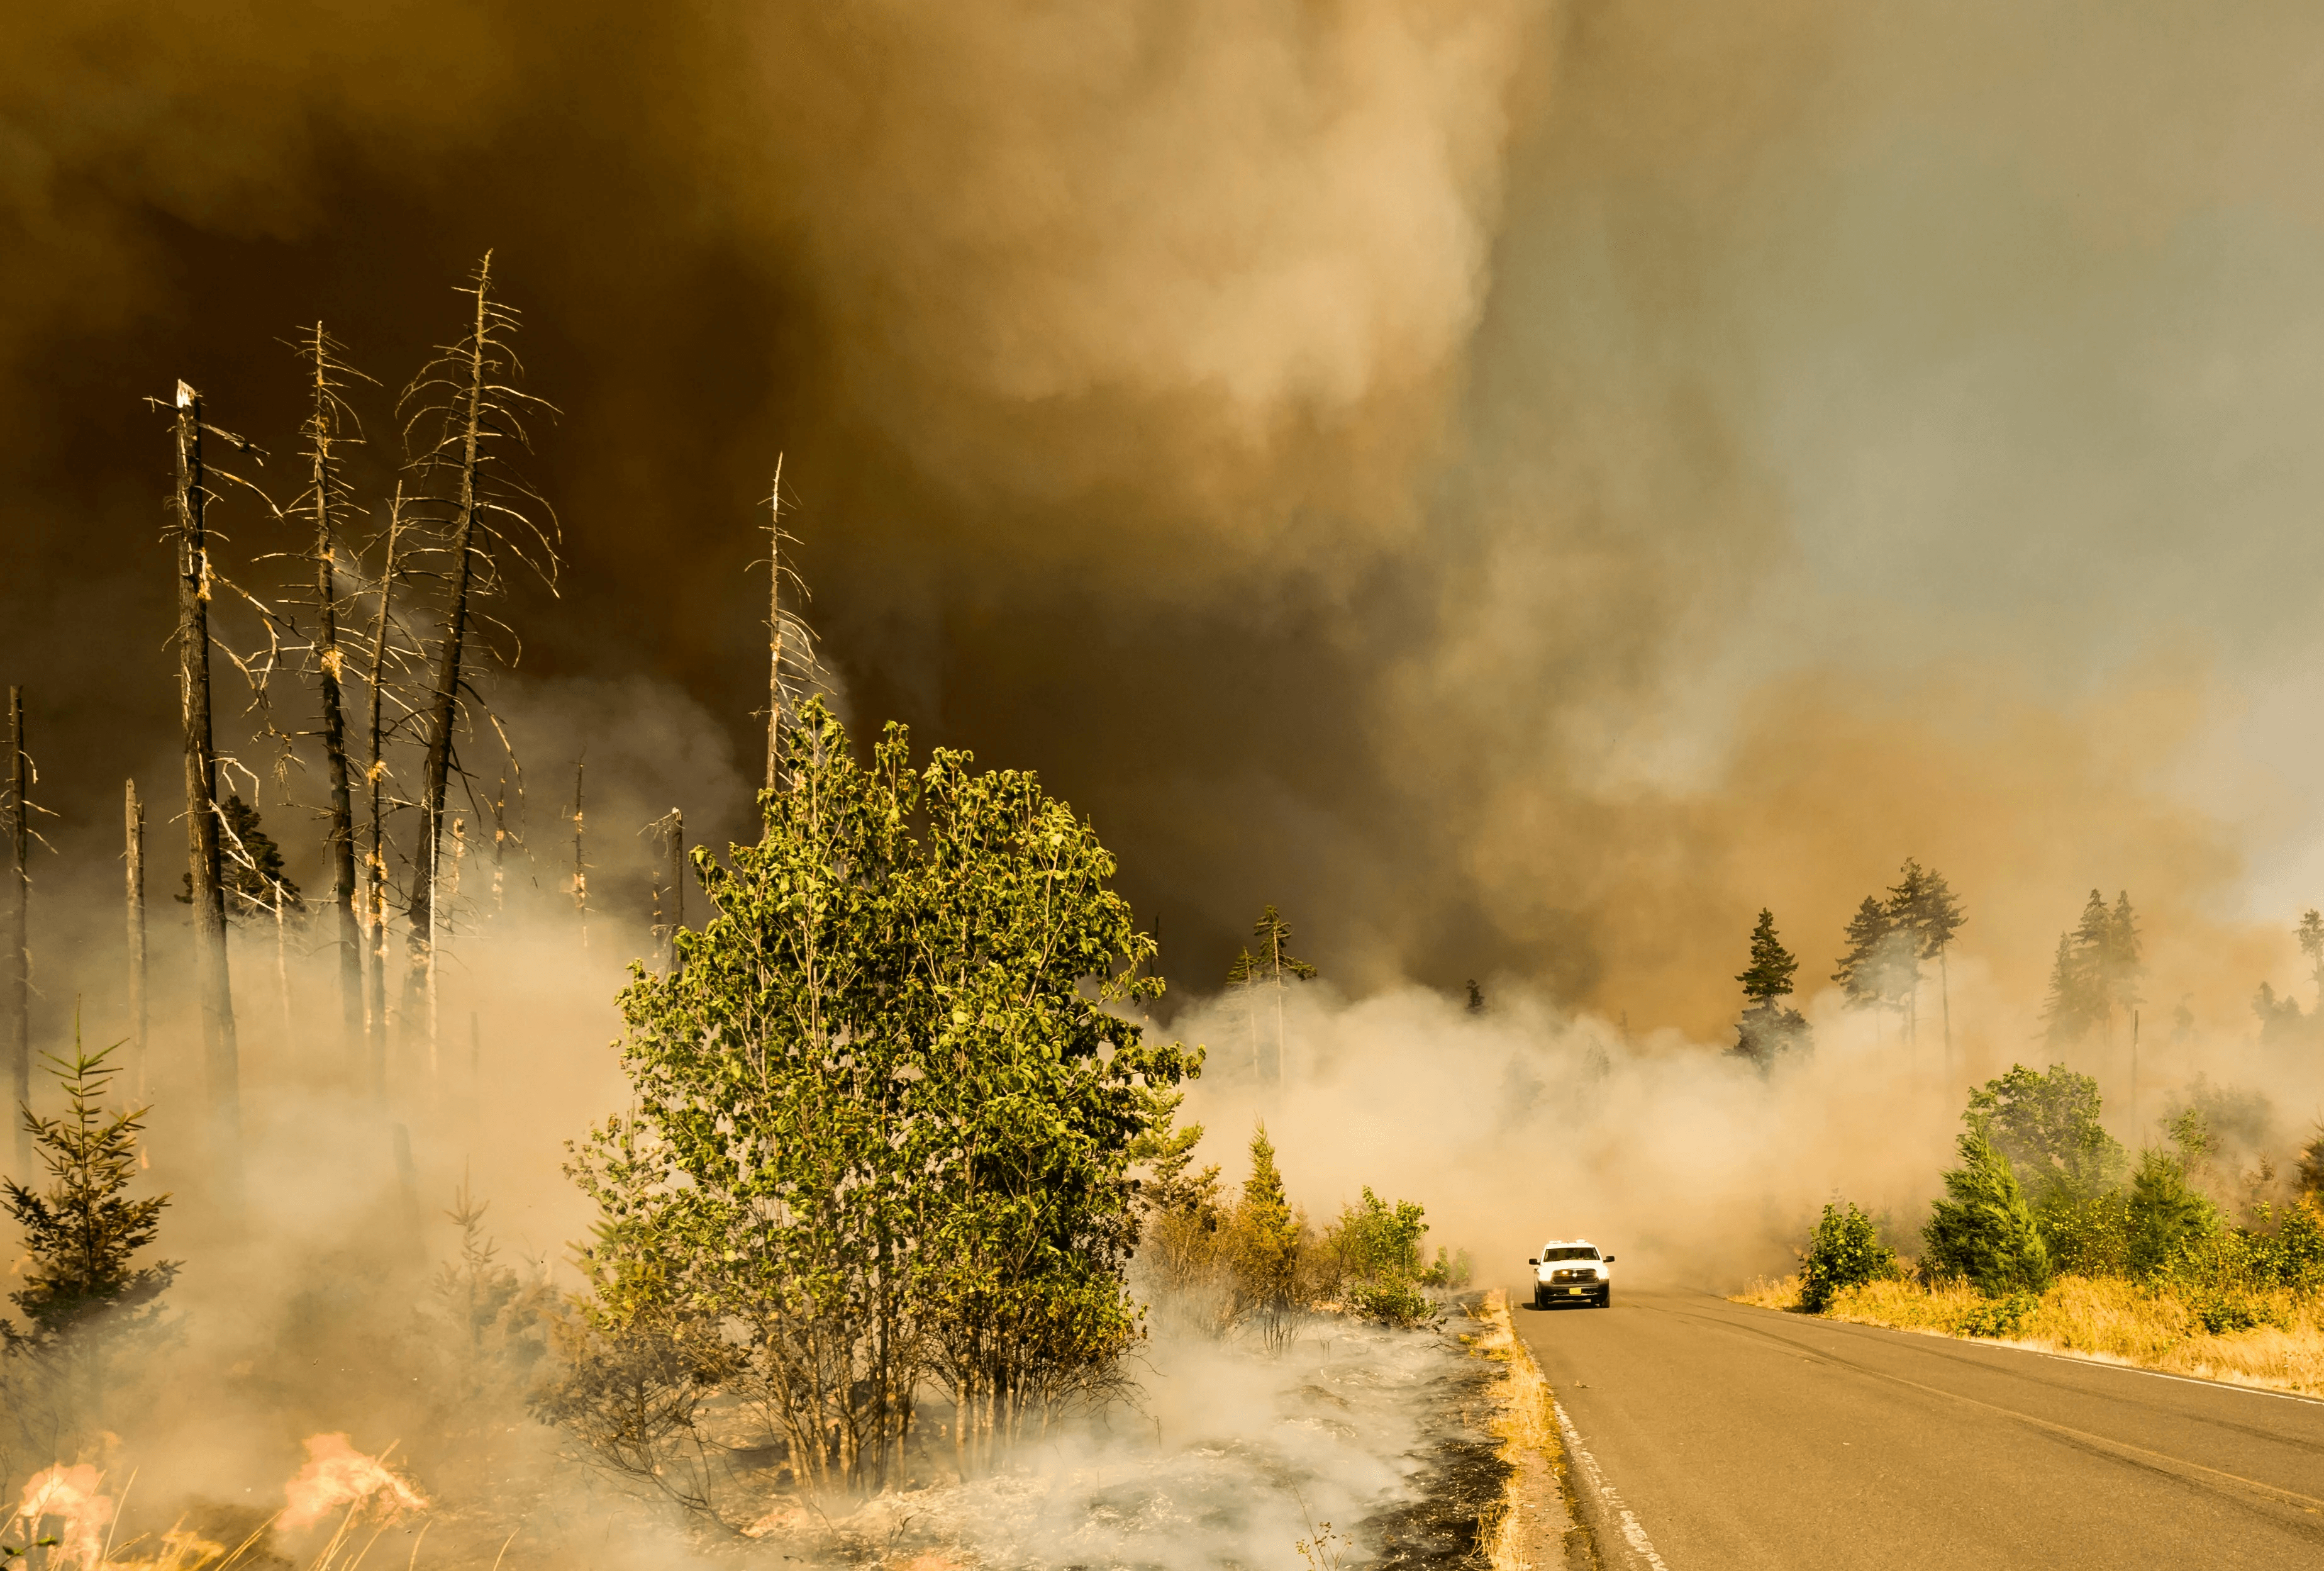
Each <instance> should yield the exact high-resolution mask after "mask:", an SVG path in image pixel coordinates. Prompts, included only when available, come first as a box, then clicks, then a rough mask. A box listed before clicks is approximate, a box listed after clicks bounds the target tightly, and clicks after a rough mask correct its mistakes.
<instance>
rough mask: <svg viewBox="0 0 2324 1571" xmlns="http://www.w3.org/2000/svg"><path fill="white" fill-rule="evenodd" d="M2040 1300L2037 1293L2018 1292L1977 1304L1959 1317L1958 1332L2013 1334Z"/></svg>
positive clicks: (1984, 1334)
mask: <svg viewBox="0 0 2324 1571" xmlns="http://www.w3.org/2000/svg"><path fill="white" fill-rule="evenodd" d="M2041 1302H2042V1298H2041V1295H2040V1294H2038V1293H2024V1292H2018V1293H2011V1294H2009V1295H2008V1296H2007V1297H2006V1298H1996V1299H1994V1300H1992V1301H1991V1302H1989V1303H1984V1304H1979V1305H1978V1306H1977V1307H1976V1308H1973V1309H1971V1310H1969V1313H1968V1314H1966V1315H1963V1316H1962V1317H1961V1318H1960V1334H1961V1335H1964V1336H1996V1337H1999V1336H2015V1335H2017V1328H2018V1327H2019V1326H2023V1325H2024V1323H2025V1320H2026V1317H2028V1316H2030V1315H2032V1314H2033V1311H2034V1310H2035V1309H2036V1308H2039V1307H2040V1305H2041Z"/></svg>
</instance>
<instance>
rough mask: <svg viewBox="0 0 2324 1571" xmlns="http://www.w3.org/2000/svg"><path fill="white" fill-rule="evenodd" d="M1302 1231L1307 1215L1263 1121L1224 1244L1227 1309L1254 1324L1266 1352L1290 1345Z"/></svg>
mask: <svg viewBox="0 0 2324 1571" xmlns="http://www.w3.org/2000/svg"><path fill="white" fill-rule="evenodd" d="M1306 1234H1307V1218H1306V1216H1305V1214H1304V1213H1302V1212H1300V1211H1298V1210H1296V1209H1295V1208H1294V1207H1293V1206H1292V1205H1291V1201H1290V1198H1289V1197H1288V1196H1286V1193H1285V1192H1284V1187H1283V1175H1282V1174H1281V1173H1280V1172H1279V1171H1277V1169H1276V1166H1275V1145H1274V1142H1273V1141H1269V1140H1268V1138H1267V1126H1266V1125H1265V1124H1263V1123H1262V1124H1260V1125H1259V1128H1258V1129H1257V1130H1255V1131H1254V1132H1252V1134H1251V1137H1250V1178H1247V1179H1245V1180H1244V1182H1243V1186H1242V1193H1241V1195H1240V1197H1238V1198H1237V1199H1236V1201H1235V1206H1234V1210H1233V1212H1232V1214H1231V1216H1230V1218H1229V1227H1228V1232H1227V1237H1226V1240H1225V1243H1226V1266H1227V1271H1228V1273H1229V1277H1230V1280H1231V1282H1232V1284H1233V1293H1234V1302H1233V1308H1232V1310H1231V1314H1232V1315H1233V1317H1234V1318H1236V1319H1238V1320H1244V1319H1248V1320H1249V1321H1250V1322H1251V1323H1252V1324H1253V1325H1255V1326H1257V1327H1258V1330H1259V1337H1260V1340H1261V1341H1262V1342H1264V1343H1265V1344H1266V1345H1267V1347H1268V1351H1270V1352H1280V1351H1281V1350H1282V1349H1283V1348H1284V1347H1285V1346H1286V1345H1289V1342H1290V1340H1291V1335H1292V1330H1293V1317H1294V1316H1295V1315H1296V1313H1297V1311H1298V1310H1299V1309H1300V1308H1303V1304H1302V1300H1301V1294H1300V1290H1299V1287H1300V1270H1299V1266H1300V1252H1301V1244H1302V1243H1304V1242H1305V1237H1306Z"/></svg>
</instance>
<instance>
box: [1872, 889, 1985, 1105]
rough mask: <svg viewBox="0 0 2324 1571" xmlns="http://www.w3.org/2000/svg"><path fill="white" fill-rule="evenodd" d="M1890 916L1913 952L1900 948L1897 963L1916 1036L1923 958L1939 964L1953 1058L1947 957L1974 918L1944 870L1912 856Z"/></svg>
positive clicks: (1893, 893)
mask: <svg viewBox="0 0 2324 1571" xmlns="http://www.w3.org/2000/svg"><path fill="white" fill-rule="evenodd" d="M1888 919H1889V921H1890V923H1891V924H1892V925H1893V926H1894V928H1895V930H1896V931H1897V932H1898V933H1900V934H1903V935H1905V936H1906V937H1907V941H1908V942H1909V945H1910V950H1909V954H1906V953H1900V954H1898V956H1897V958H1896V963H1895V966H1894V967H1893V969H1894V970H1895V971H1896V972H1897V973H1899V974H1900V975H1903V976H1904V978H1905V980H1906V986H1907V991H1908V1000H1907V1008H1908V1011H1909V1015H1908V1018H1909V1020H1910V1021H1911V1034H1914V1035H1917V1028H1918V1025H1919V1016H1920V982H1921V962H1923V961H1924V960H1934V961H1935V962H1936V963H1937V975H1938V977H1939V985H1940V987H1941V990H1942V991H1941V995H1942V998H1943V1001H1944V1002H1943V1007H1944V1018H1945V1028H1944V1030H1945V1061H1946V1064H1947V1066H1948V1067H1949V1068H1950V1064H1951V1062H1952V1040H1953V1036H1952V979H1951V975H1950V967H1949V966H1947V964H1946V956H1947V955H1948V953H1949V951H1950V949H1951V947H1952V941H1953V935H1954V934H1955V933H1957V932H1959V931H1960V929H1961V927H1962V926H1963V924H1964V923H1966V922H1967V921H1968V920H1969V918H1968V916H1967V914H1966V913H1965V912H1964V911H1963V910H1961V903H1960V897H1959V896H1957V895H1955V894H1954V893H1953V892H1952V886H1951V885H1950V883H1946V882H1945V875H1944V874H1943V873H1938V872H1935V871H1933V870H1932V869H1928V868H1923V866H1922V865H1921V864H1920V863H1919V862H1918V861H1917V860H1915V859H1914V858H1911V857H1907V858H1906V859H1905V861H1904V867H1903V869H1902V870H1901V875H1900V876H1899V877H1898V879H1897V881H1896V883H1895V884H1894V885H1892V886H1891V887H1890V889H1889V891H1888Z"/></svg>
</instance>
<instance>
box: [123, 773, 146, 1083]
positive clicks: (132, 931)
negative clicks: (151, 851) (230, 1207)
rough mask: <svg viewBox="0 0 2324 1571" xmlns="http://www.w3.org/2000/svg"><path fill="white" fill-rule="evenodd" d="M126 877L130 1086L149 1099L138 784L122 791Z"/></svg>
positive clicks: (142, 813)
mask: <svg viewBox="0 0 2324 1571" xmlns="http://www.w3.org/2000/svg"><path fill="white" fill-rule="evenodd" d="M122 837H123V841H124V845H123V847H122V863H123V874H124V882H125V883H126V884H127V889H126V894H127V896H128V905H129V910H128V919H129V1053H130V1059H129V1083H130V1090H131V1095H132V1097H133V1099H134V1100H136V1101H138V1102H140V1103H142V1102H143V1101H144V1099H145V1070H146V1060H145V1049H146V1032H147V1030H148V1028H149V1027H150V1025H151V1023H152V1007H151V1005H150V1003H148V1001H147V997H146V993H145V804H144V803H143V802H142V801H140V800H138V799H137V782H136V781H134V780H132V781H129V782H128V783H127V784H126V785H125V786H124V789H123V791H122Z"/></svg>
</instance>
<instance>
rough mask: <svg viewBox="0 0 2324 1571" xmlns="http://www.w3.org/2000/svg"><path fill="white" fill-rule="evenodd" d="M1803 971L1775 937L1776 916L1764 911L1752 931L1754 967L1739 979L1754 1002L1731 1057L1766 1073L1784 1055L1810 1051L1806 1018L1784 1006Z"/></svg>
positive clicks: (1748, 1006) (1748, 1007)
mask: <svg viewBox="0 0 2324 1571" xmlns="http://www.w3.org/2000/svg"><path fill="white" fill-rule="evenodd" d="M1799 968H1800V963H1799V960H1798V958H1797V957H1796V956H1794V955H1793V954H1792V952H1791V951H1790V950H1789V949H1786V948H1784V943H1783V940H1782V939H1781V938H1778V937H1777V936H1776V933H1775V912H1773V911H1771V910H1767V909H1766V908H1765V907H1764V906H1763V907H1761V908H1760V910H1759V922H1758V925H1757V927H1755V928H1753V929H1751V963H1750V964H1749V965H1748V966H1745V967H1744V968H1743V970H1742V971H1741V972H1739V973H1738V975H1736V978H1735V980H1736V981H1738V982H1739V983H1741V984H1743V996H1744V997H1745V998H1747V999H1748V1000H1750V1002H1749V1003H1748V1004H1746V1005H1745V1006H1744V1010H1743V1018H1742V1020H1741V1021H1739V1022H1738V1024H1737V1025H1736V1028H1735V1046H1734V1047H1733V1048H1731V1049H1729V1051H1731V1052H1733V1053H1735V1054H1736V1055H1737V1056H1738V1057H1740V1058H1748V1059H1750V1060H1751V1061H1752V1062H1753V1063H1755V1064H1757V1065H1758V1066H1759V1067H1761V1068H1762V1069H1765V1068H1766V1067H1767V1066H1768V1065H1770V1064H1772V1063H1773V1062H1774V1061H1775V1059H1776V1058H1778V1057H1780V1056H1781V1055H1783V1054H1784V1053H1787V1052H1793V1051H1806V1050H1808V1049H1809V1047H1810V1039H1809V1035H1808V1022H1807V1018H1806V1017H1805V1016H1804V1015H1803V1014H1801V1013H1800V1012H1799V1011H1797V1010H1795V1009H1792V1008H1789V1007H1787V1006H1786V1005H1785V1004H1784V1003H1783V1002H1782V1000H1783V999H1784V998H1785V997H1786V996H1788V995H1789V994H1790V993H1791V991H1792V977H1793V975H1794V974H1795V973H1796V972H1797V971H1798V970H1799Z"/></svg>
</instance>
